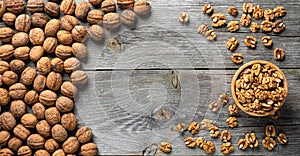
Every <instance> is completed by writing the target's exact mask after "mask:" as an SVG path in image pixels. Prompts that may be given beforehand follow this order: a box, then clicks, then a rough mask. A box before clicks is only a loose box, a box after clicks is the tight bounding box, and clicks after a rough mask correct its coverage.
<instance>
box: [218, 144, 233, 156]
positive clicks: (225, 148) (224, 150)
mask: <svg viewBox="0 0 300 156" xmlns="http://www.w3.org/2000/svg"><path fill="white" fill-rule="evenodd" d="M220 150H221V152H222V153H223V154H229V153H232V152H233V151H234V147H233V145H232V144H231V142H226V143H223V144H222V145H221V147H220Z"/></svg>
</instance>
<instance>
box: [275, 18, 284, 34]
mask: <svg viewBox="0 0 300 156" xmlns="http://www.w3.org/2000/svg"><path fill="white" fill-rule="evenodd" d="M272 28H273V32H274V33H281V32H282V31H283V30H284V29H285V25H284V23H283V20H277V21H276V22H274V23H273V26H272Z"/></svg>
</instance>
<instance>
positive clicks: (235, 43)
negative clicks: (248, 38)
mask: <svg viewBox="0 0 300 156" xmlns="http://www.w3.org/2000/svg"><path fill="white" fill-rule="evenodd" d="M238 46H239V41H238V40H237V39H236V38H235V37H232V38H231V39H229V40H228V42H227V43H226V48H227V49H228V50H230V51H235V50H236V48H237V47H238Z"/></svg>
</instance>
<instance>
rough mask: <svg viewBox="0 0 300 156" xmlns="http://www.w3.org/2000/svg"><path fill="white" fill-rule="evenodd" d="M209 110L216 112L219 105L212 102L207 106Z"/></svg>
mask: <svg viewBox="0 0 300 156" xmlns="http://www.w3.org/2000/svg"><path fill="white" fill-rule="evenodd" d="M209 108H210V109H211V111H213V112H216V111H218V110H219V108H220V104H219V103H218V102H216V101H213V102H211V103H210V104H209Z"/></svg>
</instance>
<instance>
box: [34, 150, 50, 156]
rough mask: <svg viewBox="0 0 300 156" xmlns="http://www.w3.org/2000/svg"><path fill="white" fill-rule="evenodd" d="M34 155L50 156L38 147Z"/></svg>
mask: <svg viewBox="0 0 300 156" xmlns="http://www.w3.org/2000/svg"><path fill="white" fill-rule="evenodd" d="M34 156H50V154H49V153H48V152H47V151H46V150H43V149H40V150H37V151H36V152H35V153H34Z"/></svg>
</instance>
